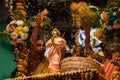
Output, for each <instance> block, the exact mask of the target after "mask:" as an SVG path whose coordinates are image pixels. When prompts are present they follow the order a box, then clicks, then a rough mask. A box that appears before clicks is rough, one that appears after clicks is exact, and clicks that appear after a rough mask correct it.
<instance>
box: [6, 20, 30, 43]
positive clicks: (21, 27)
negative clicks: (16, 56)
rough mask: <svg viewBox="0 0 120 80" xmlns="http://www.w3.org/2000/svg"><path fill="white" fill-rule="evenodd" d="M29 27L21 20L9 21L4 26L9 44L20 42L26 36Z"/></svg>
mask: <svg viewBox="0 0 120 80" xmlns="http://www.w3.org/2000/svg"><path fill="white" fill-rule="evenodd" d="M28 31H29V28H28V26H26V25H25V24H24V22H23V21H22V20H17V21H11V22H10V23H9V24H8V25H7V27H6V33H7V34H8V39H9V41H10V43H11V44H13V45H14V44H16V43H22V42H23V41H24V40H26V39H27V37H28Z"/></svg>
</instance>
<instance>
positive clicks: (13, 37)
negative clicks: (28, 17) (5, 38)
mask: <svg viewBox="0 0 120 80" xmlns="http://www.w3.org/2000/svg"><path fill="white" fill-rule="evenodd" d="M10 37H11V38H12V39H17V37H18V34H17V33H16V32H13V33H11V35H10Z"/></svg>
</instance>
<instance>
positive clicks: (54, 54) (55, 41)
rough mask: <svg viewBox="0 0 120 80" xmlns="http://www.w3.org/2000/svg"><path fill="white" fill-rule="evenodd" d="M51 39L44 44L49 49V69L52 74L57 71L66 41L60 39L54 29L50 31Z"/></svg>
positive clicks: (58, 33)
mask: <svg viewBox="0 0 120 80" xmlns="http://www.w3.org/2000/svg"><path fill="white" fill-rule="evenodd" d="M52 35H53V37H52V38H51V39H50V40H49V41H48V42H47V43H46V46H47V47H48V48H50V50H49V52H48V61H49V68H50V69H51V70H52V71H53V72H54V71H55V72H56V71H59V69H60V61H61V60H62V59H63V57H64V48H65V46H66V41H65V40H64V39H63V38H61V37H60V32H59V31H58V30H57V29H56V28H55V29H54V30H53V31H52Z"/></svg>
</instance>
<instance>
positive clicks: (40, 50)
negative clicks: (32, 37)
mask: <svg viewBox="0 0 120 80" xmlns="http://www.w3.org/2000/svg"><path fill="white" fill-rule="evenodd" d="M45 49H46V47H45V42H44V41H43V40H37V42H36V51H37V53H38V55H44V52H45Z"/></svg>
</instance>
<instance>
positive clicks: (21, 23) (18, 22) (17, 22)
mask: <svg viewBox="0 0 120 80" xmlns="http://www.w3.org/2000/svg"><path fill="white" fill-rule="evenodd" d="M16 24H17V25H23V24H24V22H23V21H22V20H17V21H16Z"/></svg>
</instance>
